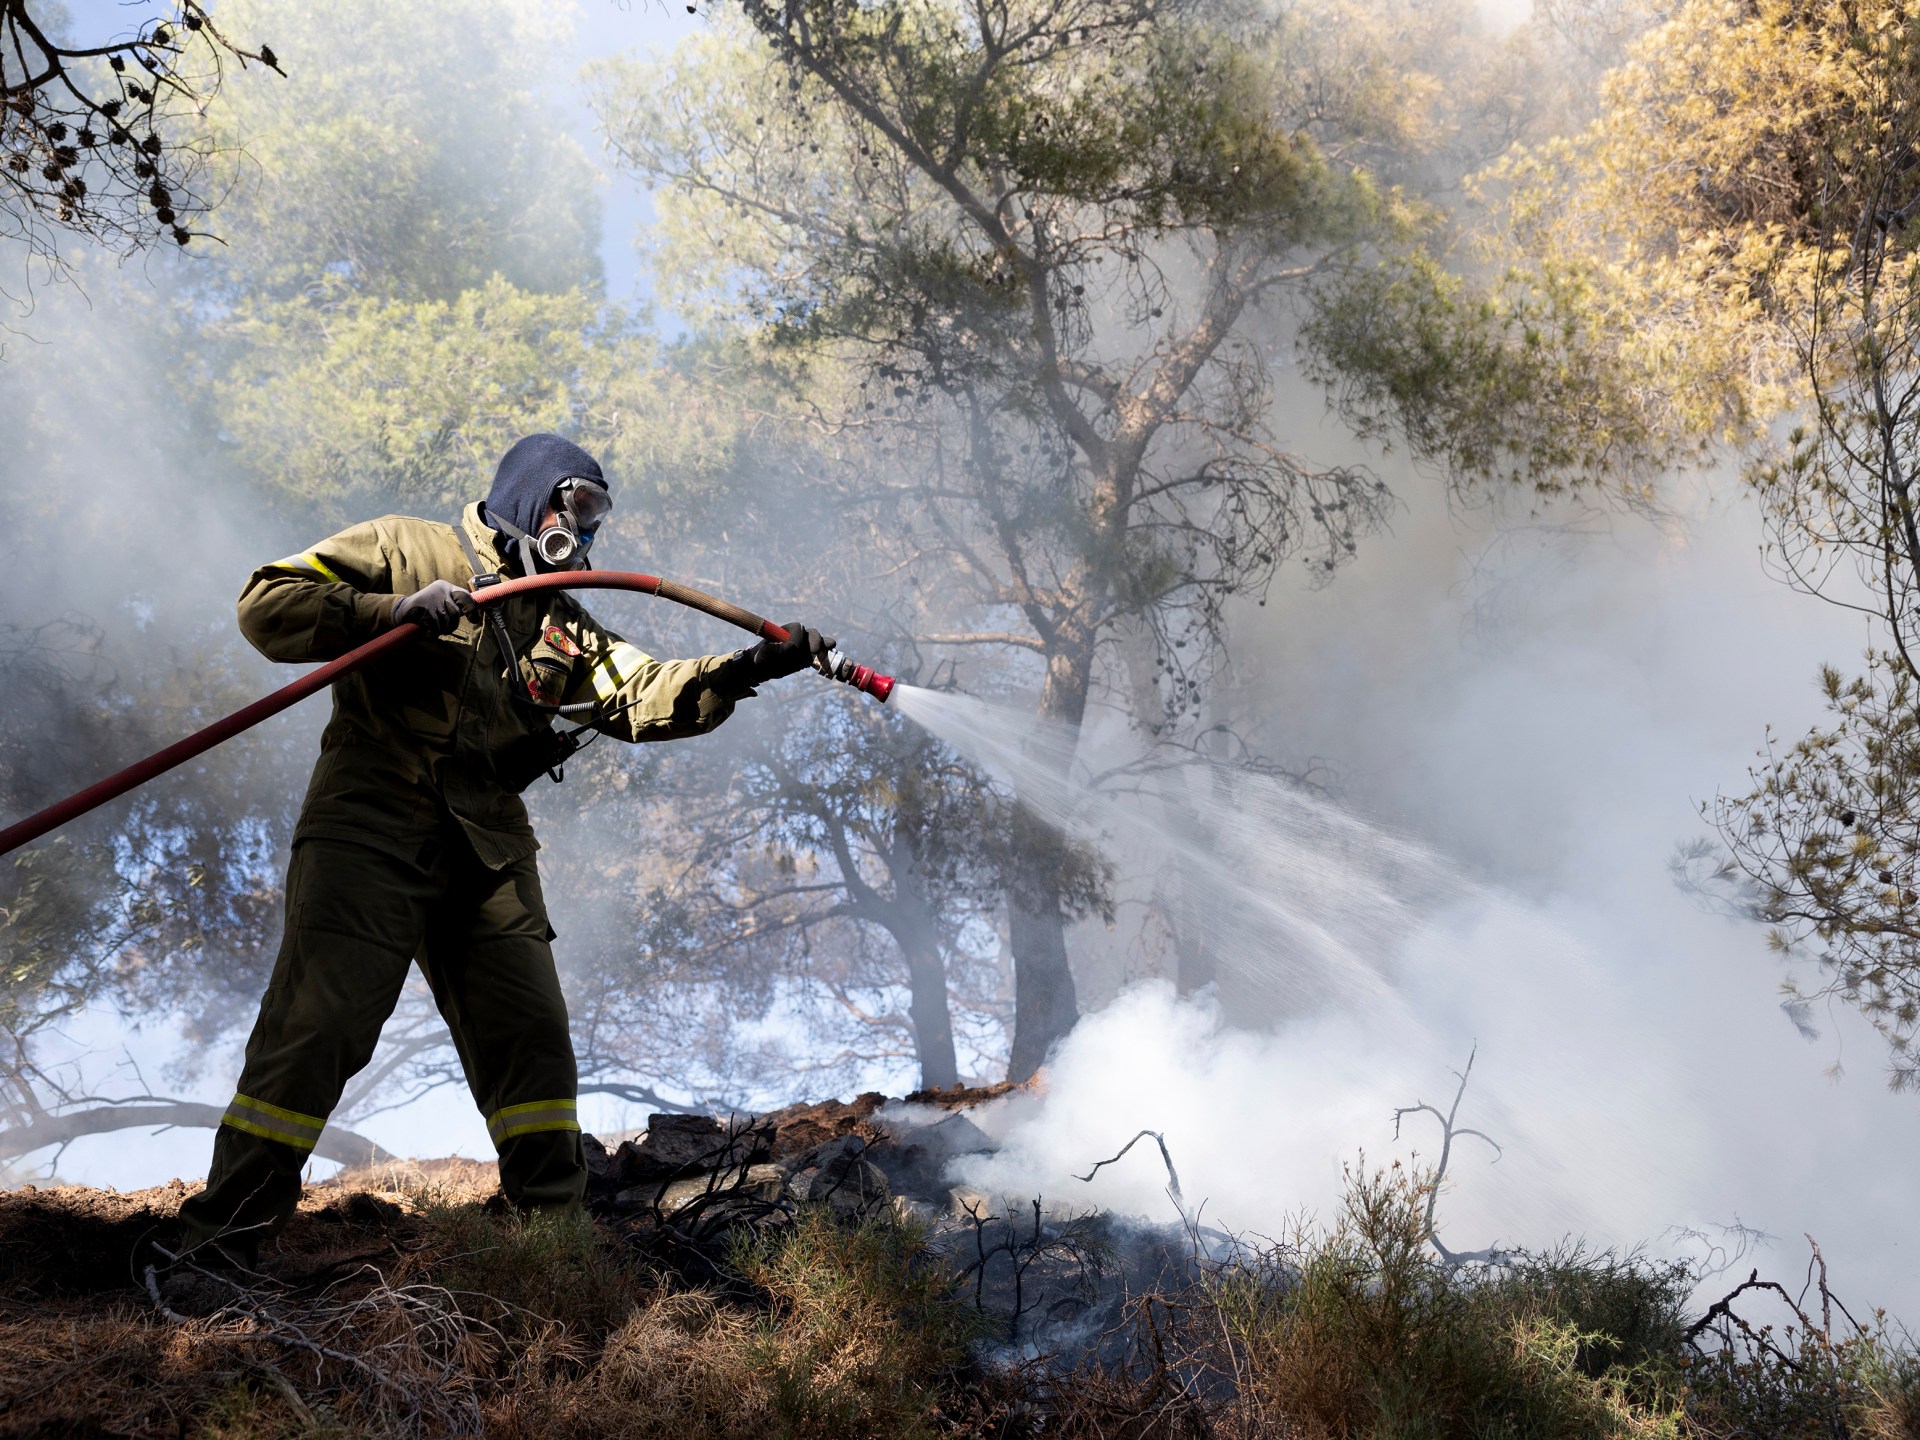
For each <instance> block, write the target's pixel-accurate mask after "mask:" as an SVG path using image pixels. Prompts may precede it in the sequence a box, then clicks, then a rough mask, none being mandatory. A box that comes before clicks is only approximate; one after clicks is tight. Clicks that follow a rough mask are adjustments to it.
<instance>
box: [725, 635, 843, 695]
mask: <svg viewBox="0 0 1920 1440" xmlns="http://www.w3.org/2000/svg"><path fill="white" fill-rule="evenodd" d="M781 628H782V629H784V630H785V631H786V632H787V638H786V639H784V640H762V641H761V642H760V643H759V644H758V645H754V646H750V647H749V648H747V649H745V650H742V651H741V652H740V659H739V671H740V675H739V678H740V680H741V682H742V683H743V684H744V685H746V686H749V687H751V686H754V685H760V684H764V683H765V682H766V681H768V680H778V679H780V678H781V677H782V676H785V675H794V674H798V673H799V672H800V671H802V670H805V669H806V668H807V667H808V666H812V667H813V668H814V669H815V670H818V671H819V672H820V673H821V674H822V675H825V674H826V673H827V652H828V651H829V650H831V649H833V641H832V640H831V639H829V638H828V637H827V636H825V635H822V634H821V633H820V632H819V631H818V630H815V629H813V628H812V627H811V626H809V625H802V624H801V623H800V622H799V621H797V620H796V621H795V622H794V623H793V624H791V625H785V626H782V627H781Z"/></svg>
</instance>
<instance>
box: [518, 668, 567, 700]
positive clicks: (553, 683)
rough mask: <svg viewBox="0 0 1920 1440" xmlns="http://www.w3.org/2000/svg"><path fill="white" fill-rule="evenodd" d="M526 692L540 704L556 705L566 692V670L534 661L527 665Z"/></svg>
mask: <svg viewBox="0 0 1920 1440" xmlns="http://www.w3.org/2000/svg"><path fill="white" fill-rule="evenodd" d="M527 693H528V694H529V695H531V696H533V698H534V699H535V700H538V701H539V702H540V703H541V704H542V705H558V704H559V703H560V701H561V699H562V697H564V696H565V695H566V693H567V672H566V671H565V670H563V669H561V668H560V667H559V666H557V665H542V664H541V663H540V662H539V661H537V660H536V661H534V662H533V663H532V664H531V665H529V666H528V667H527Z"/></svg>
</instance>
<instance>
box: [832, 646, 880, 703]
mask: <svg viewBox="0 0 1920 1440" xmlns="http://www.w3.org/2000/svg"><path fill="white" fill-rule="evenodd" d="M827 674H828V675H830V676H832V677H833V678H834V679H835V680H838V681H839V682H840V683H841V684H842V685H851V686H853V688H854V689H856V690H860V691H863V692H865V693H866V694H868V695H871V696H873V698H874V699H876V700H878V701H879V702H880V703H881V704H882V705H884V704H886V703H887V697H888V696H889V695H891V694H892V693H893V677H892V676H891V675H882V674H881V673H880V672H879V671H878V670H875V669H873V668H872V667H871V666H868V665H856V664H854V663H853V661H851V660H849V659H848V658H847V657H846V656H844V655H842V654H841V653H840V651H839V650H838V649H837V648H836V649H833V650H829V651H828V652H827Z"/></svg>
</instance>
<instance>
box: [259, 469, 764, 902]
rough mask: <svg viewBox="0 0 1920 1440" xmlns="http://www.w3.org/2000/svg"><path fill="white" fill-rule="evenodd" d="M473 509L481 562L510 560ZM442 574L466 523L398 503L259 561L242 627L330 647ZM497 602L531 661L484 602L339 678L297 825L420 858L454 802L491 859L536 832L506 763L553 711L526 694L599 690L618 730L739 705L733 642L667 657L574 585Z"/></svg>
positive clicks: (315, 649)
mask: <svg viewBox="0 0 1920 1440" xmlns="http://www.w3.org/2000/svg"><path fill="white" fill-rule="evenodd" d="M461 523H462V525H463V526H464V528H465V530H466V533H467V536H468V538H469V539H470V540H471V541H472V542H473V545H474V549H475V551H476V552H477V553H478V554H479V556H480V559H481V563H482V565H483V566H486V567H488V568H494V567H504V566H505V565H506V558H505V554H504V552H503V551H502V549H501V548H500V546H499V545H498V543H497V538H496V536H495V535H494V532H493V530H492V529H491V528H490V527H489V526H488V525H487V524H486V523H485V522H484V521H483V520H482V519H481V518H480V506H479V505H478V504H474V505H469V506H468V507H467V509H466V511H465V513H464V514H463V515H462V516H461ZM435 580H452V581H454V582H456V583H457V584H460V585H463V586H465V585H470V584H471V583H472V581H473V567H472V565H471V564H469V563H468V560H467V556H466V553H465V551H463V550H462V549H461V547H460V540H459V536H458V535H457V534H456V533H455V531H454V528H453V526H451V525H443V524H439V523H437V522H435V521H432V520H416V519H413V518H411V517H409V516H405V515H383V516H382V517H381V518H380V519H378V520H369V521H367V522H365V523H364V524H360V525H354V526H351V527H350V528H348V529H346V530H342V531H341V532H340V533H339V534H338V535H334V536H331V537H329V538H328V539H325V540H322V541H321V542H320V543H319V544H318V545H315V546H314V547H313V548H312V549H310V550H305V551H302V552H301V553H300V554H298V555H289V556H288V557H287V558H286V559H284V560H276V561H274V562H273V564H271V565H263V566H261V567H260V568H259V569H258V570H256V571H254V572H253V574H252V575H251V576H250V577H249V578H248V580H247V586H246V589H245V590H243V591H242V592H241V594H240V629H241V631H242V633H244V634H245V635H246V637H247V639H248V640H250V641H251V642H252V643H253V645H254V647H255V648H256V649H258V650H259V651H260V652H261V653H262V654H263V655H265V656H267V657H268V658H269V659H271V660H291V661H305V660H331V659H334V658H335V657H337V656H340V655H344V654H346V653H347V652H348V651H349V650H352V649H354V648H355V647H356V646H359V645H363V644H365V643H366V642H367V641H369V640H371V639H373V638H374V637H375V636H376V635H379V634H381V633H382V632H383V631H385V630H388V629H391V628H392V625H393V620H392V609H393V597H394V596H395V595H406V594H411V593H412V592H413V591H415V590H418V589H420V588H421V587H422V586H425V585H428V584H431V583H432V582H433V581H435ZM500 603H504V604H505V606H506V616H507V627H508V632H509V634H510V636H511V638H512V641H513V648H514V650H515V651H516V652H517V654H518V656H519V666H518V672H517V673H516V674H513V675H509V674H508V673H507V671H508V666H507V661H506V657H505V656H503V655H502V654H501V652H500V645H499V641H498V639H497V637H496V636H495V634H494V633H493V625H492V622H491V621H490V620H488V619H487V618H486V616H485V615H482V616H481V617H480V618H479V619H477V620H462V621H461V622H460V624H459V625H458V626H457V627H456V628H455V629H454V630H453V631H452V632H450V633H449V634H446V635H442V636H438V637H435V636H428V635H422V636H421V637H420V639H418V640H416V641H414V642H413V643H411V644H408V645H403V646H401V647H400V648H399V649H398V650H396V651H393V652H391V653H389V654H387V655H384V656H382V657H381V658H380V659H378V660H376V661H374V662H373V663H372V664H370V665H367V666H364V667H362V668H361V669H360V670H357V671H355V672H354V673H353V674H351V675H348V676H345V677H343V678H342V679H340V680H338V681H336V682H335V683H334V686H333V719H332V721H331V722H330V723H329V724H328V725H327V728H326V732H325V734H324V735H322V737H321V740H320V761H319V763H318V764H317V765H316V766H315V767H314V771H313V781H312V783H311V784H310V785H309V786H308V787H307V798H306V803H305V805H304V806H303V807H302V808H301V812H300V821H299V825H298V826H297V828H296V829H295V831H294V838H295V839H296V840H299V839H303V838H305V837H307V836H310V835H326V836H331V837H333V838H335V839H340V840H352V841H357V842H358V843H360V844H363V845H371V846H374V847H376V848H378V849H381V850H384V851H387V852H389V853H391V854H395V855H399V856H402V857H405V858H407V859H413V858H415V857H416V856H418V855H419V854H420V852H421V849H422V847H423V846H425V845H426V844H428V843H429V841H430V840H431V839H432V837H433V836H434V834H435V833H436V832H438V831H439V829H440V827H441V826H442V825H443V824H444V823H445V818H446V816H448V815H449V814H451V815H452V816H453V818H454V819H456V820H458V821H459V823H460V825H461V827H462V828H463V829H464V830H465V831H466V834H467V837H468V838H469V839H470V840H471V841H472V843H473V847H474V850H475V851H476V853H477V854H478V855H479V857H480V859H481V860H482V861H484V862H485V863H486V864H487V865H489V866H493V867H495V868H498V867H500V866H503V865H507V864H510V863H512V862H513V861H514V860H517V859H519V858H520V857H522V856H524V855H527V854H530V853H532V852H533V851H534V850H536V849H538V848H539V842H538V841H537V840H536V839H534V835H533V828H532V826H530V825H529V824H528V823H527V807H526V806H525V805H524V804H522V803H521V800H520V797H519V796H518V795H516V794H513V793H511V792H510V791H508V790H507V789H506V788H504V787H503V786H502V784H501V782H500V778H499V776H498V775H497V774H496V771H495V764H496V761H497V760H498V758H499V757H500V756H501V755H502V754H503V753H504V752H506V750H507V748H508V747H509V746H511V745H512V744H513V743H514V742H515V741H517V740H523V739H524V738H525V737H527V736H529V735H531V734H533V733H534V732H536V731H541V730H546V729H548V728H549V727H550V726H551V723H552V721H551V718H550V716H549V715H548V714H547V713H543V712H541V711H538V710H535V709H533V708H531V707H529V706H527V705H523V704H521V703H519V702H518V701H516V700H515V699H514V696H513V694H512V693H511V692H513V691H516V690H517V691H518V692H519V693H520V694H522V695H526V696H531V697H533V698H535V699H538V700H540V701H543V702H544V703H546V704H574V703H578V702H581V701H589V700H593V701H598V702H600V705H601V708H600V710H599V711H597V712H595V713H594V715H593V716H591V717H587V716H582V717H579V718H581V719H589V718H590V719H591V721H592V724H593V727H594V728H595V729H597V730H600V731H602V732H604V733H606V734H608V735H612V736H614V737H615V738H617V739H621V740H674V739H679V738H680V737H682V736H686V735H699V734H704V733H705V732H706V731H708V730H711V729H713V728H714V727H715V726H716V725H719V724H720V723H721V722H722V721H723V720H725V719H726V718H727V716H728V715H730V714H732V713H733V698H732V697H733V695H734V694H735V693H736V691H735V690H734V688H733V687H732V686H730V685H729V684H728V683H727V676H726V664H727V661H728V659H729V658H730V657H728V656H724V655H707V656H703V657H701V658H700V659H698V660H655V659H654V658H652V657H651V656H649V655H646V654H644V653H642V652H641V651H640V650H639V649H637V648H635V647H634V646H632V645H629V644H628V643H627V642H626V641H624V640H622V639H621V638H620V637H619V636H618V635H615V634H614V633H613V632H612V631H610V630H607V629H606V628H604V627H603V626H601V625H600V624H599V623H598V622H597V621H595V620H594V618H593V617H592V616H591V615H589V614H588V613H587V612H586V610H585V609H584V608H583V607H582V606H581V605H580V604H579V603H578V602H577V601H575V600H574V599H573V597H572V596H571V595H570V594H567V593H562V592H548V593H547V594H543V595H525V596H515V597H514V598H513V599H511V600H507V601H505V602H496V604H500ZM523 748H524V747H523Z"/></svg>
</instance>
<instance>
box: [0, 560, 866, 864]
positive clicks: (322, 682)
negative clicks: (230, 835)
mask: <svg viewBox="0 0 1920 1440" xmlns="http://www.w3.org/2000/svg"><path fill="white" fill-rule="evenodd" d="M542 590H637V591H639V592H640V593H641V594H642V595H658V596H659V597H660V598H661V599H662V600H672V601H674V602H675V603H676V604H680V605H685V606H687V607H689V608H690V609H694V610H699V611H703V612H704V613H706V614H708V615H712V616H714V617H715V618H716V619H720V620H725V621H726V622H727V623H728V624H730V625H738V626H739V627H740V628H741V629H742V630H747V631H751V632H752V633H753V634H755V635H758V636H759V637H760V638H761V639H762V640H773V641H780V640H785V639H786V638H787V632H786V630H785V629H784V628H782V627H781V626H778V625H775V624H774V623H773V622H772V621H770V620H762V619H761V618H760V617H759V616H758V615H756V614H754V613H753V612H752V611H751V610H742V609H741V608H740V607H739V606H738V605H731V604H729V603H728V602H726V601H725V600H722V599H720V598H719V597H717V596H714V595H709V594H707V593H706V592H705V591H701V590H695V589H694V588H693V587H692V586H690V585H682V584H680V583H678V582H677V581H673V580H662V579H661V578H660V577H659V576H658V575H637V574H633V573H630V572H623V571H618V570H564V571H559V572H557V573H555V574H551V575H528V576H526V577H525V578H523V579H519V580H505V581H502V582H501V583H500V584H498V585H488V586H484V587H483V588H481V589H478V590H475V591H474V592H473V598H474V599H475V600H477V601H478V602H479V603H480V604H482V605H491V604H493V603H494V602H495V601H496V600H506V599H509V598H511V597H512V596H515V595H529V594H533V593H535V592H537V591H542ZM423 633H424V632H423V631H421V630H420V628H419V627H418V626H415V625H398V626H395V627H394V628H393V629H391V630H389V631H387V633H386V634H384V635H381V636H379V637H378V638H376V639H373V640H369V641H368V642H367V643H366V644H364V645H362V646H361V647H360V648H359V649H358V650H354V651H350V652H349V653H347V654H345V655H342V656H341V657H340V658H339V659H338V660H333V661H329V662H328V663H327V664H325V665H322V666H321V667H320V668H319V669H318V670H313V671H309V672H308V673H307V674H305V675H302V676H301V677H300V678H299V679H298V680H296V681H294V682H293V683H292V684H291V685H288V686H286V687H285V688H284V689H280V690H276V691H274V692H273V694H271V695H267V696H264V697H262V698H261V699H259V700H256V701H254V702H253V704H251V705H248V706H247V707H245V708H244V709H241V710H236V711H234V712H233V714H231V715H229V716H227V717H226V718H225V719H224V720H216V721H214V723H213V724H211V725H209V726H207V728H206V729H204V730H197V731H195V732H194V733H193V734H191V735H189V736H187V738H186V739H184V740H176V741H175V742H174V743H173V744H171V745H169V746H167V748H166V749H164V750H159V751H156V752H154V753H153V754H151V755H149V756H147V758H146V759H144V760H141V761H139V762H137V763H136V764H133V765H129V766H128V767H127V768H126V769H124V770H122V771H120V772H118V773H117V774H113V775H109V776H108V777H107V778H106V779H104V780H102V781H100V782H99V783H98V784H94V785H89V786H88V787H87V788H86V789H84V790H82V791H80V792H79V793H78V794H75V795H69V796H68V797H67V798H66V799H64V800H62V801H60V802H59V803H58V804H55V805H49V806H48V807H47V808H46V809H44V810H42V811H41V812H40V813H39V814H37V815H29V816H28V817H27V818H26V819H25V820H22V821H20V822H19V823H18V824H15V825H9V826H8V827H7V828H6V829H5V830H0V855H5V854H7V853H8V852H9V851H13V850H18V849H19V848H20V847H21V846H22V845H26V844H28V843H30V842H32V841H34V840H38V839H39V838H40V837H41V836H42V835H44V834H46V833H47V832H48V831H49V830H53V829H56V828H58V827H59V826H61V825H64V824H66V823H67V822H68V821H69V820H74V819H78V818H79V817H80V816H82V815H84V814H86V813H87V812H88V811H89V810H92V809H93V808H94V807H95V806H99V805H104V804H106V803H107V801H109V800H112V799H114V798H115V797H116V796H120V795H124V794H126V793H127V791H129V790H132V789H134V788H136V787H137V786H141V785H144V784H146V783H147V781H149V780H151V779H153V778H154V777H155V776H157V775H164V774H166V773H167V771H169V770H171V769H173V767H174V766H176V765H179V764H183V763H184V762H186V761H188V760H191V759H192V758H193V757H194V756H196V755H199V754H202V753H204V752H205V751H208V750H211V749H212V748H213V747H214V746H216V745H218V744H219V743H220V742H221V741H223V740H231V739H232V738H233V737H234V736H236V735H238V734H239V733H240V732H241V731H242V730H248V729H251V728H252V727H253V726H255V725H258V724H259V723H260V722H261V721H262V720H265V719H267V718H268V717H269V716H272V715H278V714H279V713H280V712H281V711H282V710H285V709H286V708H287V707H288V706H289V705H294V704H297V703H298V702H300V701H302V700H304V699H306V698H307V696H309V695H311V694H313V693H314V692H315V691H316V690H324V689H325V688H326V687H327V686H329V685H331V684H332V683H333V682H334V681H336V680H338V679H339V678H340V677H341V676H342V675H347V674H351V673H352V672H353V671H355V670H358V669H359V668H360V667H361V666H362V665H365V664H366V663H367V662H369V661H371V660H377V659H378V658H379V657H380V656H382V655H384V654H386V653H387V652H388V651H389V650H395V649H398V648H399V647H400V646H402V645H405V644H406V643H407V642H408V641H409V640H412V639H413V638H414V637H415V636H417V635H420V634H423ZM828 660H829V663H830V665H831V666H832V674H833V678H834V679H835V680H839V681H841V682H843V683H844V684H848V685H851V686H853V688H854V689H856V690H863V691H865V692H866V693H867V694H869V695H871V696H873V698H874V699H876V700H879V701H881V702H882V703H885V701H886V698H887V696H889V695H890V694H892V693H893V678H892V677H891V676H889V675H881V674H878V673H876V672H875V671H873V670H870V669H868V668H867V667H866V666H865V665H855V664H853V663H852V662H851V661H849V660H848V659H846V658H845V657H844V656H842V655H841V654H840V652H839V651H837V650H836V651H834V652H833V653H832V655H830V656H829V657H828Z"/></svg>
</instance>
